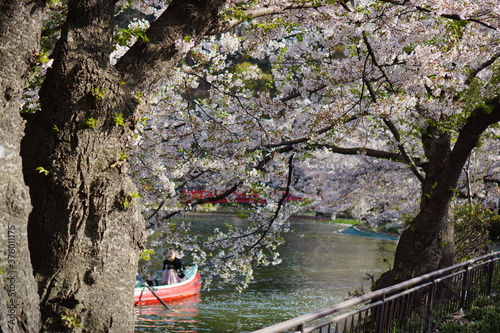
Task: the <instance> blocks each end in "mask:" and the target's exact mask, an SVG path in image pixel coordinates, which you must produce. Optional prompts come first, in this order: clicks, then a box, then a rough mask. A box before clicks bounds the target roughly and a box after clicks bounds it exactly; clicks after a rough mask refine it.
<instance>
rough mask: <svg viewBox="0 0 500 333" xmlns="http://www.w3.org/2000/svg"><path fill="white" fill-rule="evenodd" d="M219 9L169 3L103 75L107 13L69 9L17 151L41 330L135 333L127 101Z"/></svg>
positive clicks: (99, 4) (131, 116)
mask: <svg viewBox="0 0 500 333" xmlns="http://www.w3.org/2000/svg"><path fill="white" fill-rule="evenodd" d="M223 3H224V1H222V0H217V1H174V2H173V3H172V4H171V5H170V6H169V8H168V9H167V10H166V11H165V12H164V13H163V14H162V16H161V17H160V18H159V19H158V20H157V21H156V22H154V23H153V24H152V25H151V28H150V29H149V30H148V31H147V36H148V39H149V41H147V42H143V41H139V42H137V44H136V45H135V46H134V47H133V48H132V49H131V50H130V51H129V52H128V53H127V54H126V55H125V56H124V57H123V58H122V60H121V61H120V62H119V63H118V64H117V65H116V66H111V65H110V63H109V53H110V50H111V45H112V34H113V14H114V4H115V1H114V0H90V1H80V0H73V1H69V4H68V15H67V21H66V23H65V25H64V27H63V30H62V35H61V38H60V40H59V41H58V44H57V46H56V49H55V51H54V64H53V68H52V69H50V70H49V71H48V73H47V77H46V79H45V82H44V84H43V87H42V89H41V91H40V99H41V105H42V110H41V112H38V113H36V114H34V115H32V116H30V117H28V124H27V127H26V137H25V139H24V140H23V145H22V153H23V154H22V156H23V163H24V164H23V167H24V175H25V179H26V182H27V184H28V185H29V187H30V194H31V198H32V203H33V212H32V214H31V216H30V222H29V235H30V237H29V241H30V249H31V250H32V251H31V258H32V262H33V268H34V271H35V273H36V279H37V282H38V287H39V294H40V298H41V300H40V307H41V314H42V330H44V331H62V330H64V329H65V328H71V329H74V331H83V332H130V331H132V330H133V327H134V322H133V321H134V314H133V301H132V289H133V285H134V282H135V274H136V272H137V263H138V253H139V250H140V249H141V247H142V244H143V240H144V239H143V238H144V228H145V224H144V220H143V218H142V216H141V214H140V207H139V206H140V205H139V203H138V202H136V201H137V200H138V199H137V198H135V197H136V194H137V189H136V187H135V185H134V184H133V182H132V180H131V177H130V176H129V174H128V160H127V158H126V157H125V156H126V155H127V154H128V153H129V152H128V149H127V145H128V143H129V139H130V138H131V136H132V134H133V129H134V125H135V124H134V122H135V120H136V119H138V118H139V117H140V106H141V103H140V101H139V100H137V99H136V96H138V93H140V94H141V95H142V96H147V95H148V94H149V93H151V91H152V89H153V88H154V87H155V86H156V85H158V80H159V79H160V78H161V75H159V74H163V75H166V74H167V73H168V71H170V69H171V68H172V67H173V66H175V65H176V64H177V62H178V61H179V60H180V59H181V57H182V56H183V54H182V53H180V52H179V51H178V50H177V49H176V47H175V41H176V40H184V39H185V38H187V37H188V36H189V38H192V39H193V40H194V41H198V40H199V39H200V38H201V37H202V36H203V35H204V34H205V33H206V31H207V30H208V29H209V28H210V27H211V25H212V24H213V23H214V22H215V19H216V18H217V15H218V10H219V9H220V7H221V6H222V4H223ZM37 168H43V170H45V171H46V172H48V173H47V174H45V173H40V172H39V171H37ZM78 327H81V328H78Z"/></svg>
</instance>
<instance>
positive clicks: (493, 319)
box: [439, 295, 500, 333]
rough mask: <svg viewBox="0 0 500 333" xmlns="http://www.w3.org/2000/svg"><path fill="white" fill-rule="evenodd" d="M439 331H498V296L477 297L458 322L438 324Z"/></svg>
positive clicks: (458, 332)
mask: <svg viewBox="0 0 500 333" xmlns="http://www.w3.org/2000/svg"><path fill="white" fill-rule="evenodd" d="M439 332H441V333H497V332H500V296H499V295H495V296H492V297H482V298H479V299H478V300H477V301H475V302H474V304H473V305H472V306H471V308H470V309H469V310H468V311H466V314H465V318H464V320H462V321H459V322H448V323H445V324H443V325H441V326H440V328H439Z"/></svg>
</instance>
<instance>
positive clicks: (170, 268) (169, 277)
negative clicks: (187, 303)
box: [161, 248, 184, 284]
mask: <svg viewBox="0 0 500 333" xmlns="http://www.w3.org/2000/svg"><path fill="white" fill-rule="evenodd" d="M183 270H184V267H183V266H182V262H181V260H180V259H179V258H177V251H176V250H175V249H172V248H171V249H168V252H167V259H165V261H164V262H163V274H162V276H161V284H173V283H177V282H180V281H182V280H183V278H184V272H183Z"/></svg>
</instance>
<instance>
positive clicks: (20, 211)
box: [0, 1, 45, 332]
mask: <svg viewBox="0 0 500 333" xmlns="http://www.w3.org/2000/svg"><path fill="white" fill-rule="evenodd" d="M44 7H45V3H44V2H43V1H4V2H2V3H1V4H0V43H1V46H0V168H1V170H2V171H1V176H0V216H1V218H0V247H1V250H0V256H1V257H0V258H1V260H0V263H1V268H0V269H1V271H2V272H1V273H0V284H1V287H0V332H38V331H39V323H40V313H39V307H38V294H37V290H36V284H35V280H34V277H33V270H32V267H31V261H30V257H29V250H28V235H27V225H28V216H29V213H30V211H31V204H30V200H29V193H28V188H27V187H26V185H25V184H24V181H23V174H22V167H21V157H20V149H21V138H22V134H23V130H24V123H23V121H22V119H21V117H20V114H19V109H20V104H21V96H22V91H23V87H24V76H25V74H26V73H27V71H28V70H29V68H30V66H31V65H32V64H33V62H34V60H36V56H37V53H38V49H39V45H40V27H41V22H42V21H41V20H42V14H43V9H44Z"/></svg>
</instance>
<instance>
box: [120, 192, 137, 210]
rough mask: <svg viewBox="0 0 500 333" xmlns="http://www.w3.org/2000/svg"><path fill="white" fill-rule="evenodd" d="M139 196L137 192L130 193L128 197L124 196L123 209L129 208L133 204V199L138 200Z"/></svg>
mask: <svg viewBox="0 0 500 333" xmlns="http://www.w3.org/2000/svg"><path fill="white" fill-rule="evenodd" d="M140 197H141V195H140V194H139V193H137V192H132V193H130V194H128V195H126V196H125V198H124V199H123V202H122V204H123V207H124V208H125V209H126V208H129V207H130V206H131V205H132V204H133V201H132V200H133V199H134V198H140Z"/></svg>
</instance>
